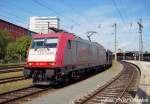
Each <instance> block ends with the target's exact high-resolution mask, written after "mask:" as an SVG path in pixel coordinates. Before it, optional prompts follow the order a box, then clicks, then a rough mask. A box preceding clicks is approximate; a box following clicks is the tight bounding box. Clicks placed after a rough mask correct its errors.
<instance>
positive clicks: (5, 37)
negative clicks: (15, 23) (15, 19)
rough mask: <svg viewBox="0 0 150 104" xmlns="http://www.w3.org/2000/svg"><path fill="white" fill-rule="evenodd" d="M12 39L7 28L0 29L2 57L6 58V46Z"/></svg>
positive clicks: (0, 51)
mask: <svg viewBox="0 0 150 104" xmlns="http://www.w3.org/2000/svg"><path fill="white" fill-rule="evenodd" d="M10 41H11V35H10V33H9V32H8V31H6V30H0V56H1V58H2V59H4V58H5V54H6V47H7V45H8V43H9V42H10Z"/></svg>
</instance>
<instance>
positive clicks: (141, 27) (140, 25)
mask: <svg viewBox="0 0 150 104" xmlns="http://www.w3.org/2000/svg"><path fill="white" fill-rule="evenodd" d="M137 24H138V26H139V61H140V60H143V38H142V29H143V25H142V19H141V18H140V19H139V22H137Z"/></svg>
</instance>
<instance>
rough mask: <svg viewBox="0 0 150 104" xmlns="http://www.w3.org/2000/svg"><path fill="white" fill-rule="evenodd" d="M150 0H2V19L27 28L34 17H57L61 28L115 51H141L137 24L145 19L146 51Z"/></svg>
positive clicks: (0, 5) (149, 31)
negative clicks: (115, 42)
mask: <svg viewBox="0 0 150 104" xmlns="http://www.w3.org/2000/svg"><path fill="white" fill-rule="evenodd" d="M149 4H150V0H0V18H1V19H4V20H7V21H9V22H12V23H15V24H17V25H20V26H23V27H26V28H28V25H29V17H31V16H52V17H54V16H56V17H59V18H60V28H62V29H64V30H67V31H69V32H72V33H74V34H75V35H77V36H80V37H82V38H84V39H87V31H96V34H94V35H93V36H92V37H91V40H92V41H95V42H98V43H100V44H102V45H103V46H104V47H105V48H107V49H110V50H112V51H114V37H115V36H114V30H115V29H114V26H113V25H114V23H116V24H117V28H116V33H117V49H119V48H120V49H121V50H123V51H138V47H139V46H138V44H139V33H138V29H139V27H138V24H137V22H138V21H139V19H140V18H142V24H143V26H144V28H143V46H144V51H150V42H149V41H150V36H149V35H150V12H149Z"/></svg>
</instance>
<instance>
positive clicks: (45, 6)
mask: <svg viewBox="0 0 150 104" xmlns="http://www.w3.org/2000/svg"><path fill="white" fill-rule="evenodd" d="M32 1H33V2H34V3H36V4H38V5H40V6H42V7H44V8H46V9H48V10H50V11H51V12H53V13H55V14H57V15H59V16H62V17H63V18H64V19H67V20H68V21H70V22H72V23H74V24H76V25H79V26H80V25H81V24H80V23H78V22H76V21H74V20H72V19H71V18H68V17H66V16H64V15H63V14H61V13H59V12H57V11H56V10H55V9H52V8H50V7H49V6H47V5H46V4H43V3H41V2H39V1H38V0H32Z"/></svg>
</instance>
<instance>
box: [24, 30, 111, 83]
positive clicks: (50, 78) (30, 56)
mask: <svg viewBox="0 0 150 104" xmlns="http://www.w3.org/2000/svg"><path fill="white" fill-rule="evenodd" d="M111 65H112V52H111V51H109V50H106V49H105V48H104V47H103V46H102V45H100V44H98V43H96V42H91V41H89V40H85V39H82V38H80V37H78V36H76V35H74V34H73V33H69V32H66V31H55V32H52V33H49V34H42V33H41V34H34V35H32V42H31V45H30V47H29V49H28V52H27V57H26V65H25V68H24V70H23V74H24V76H25V78H32V79H33V84H34V85H51V84H52V85H53V84H54V85H57V84H59V83H64V82H68V81H70V80H72V79H78V78H80V77H81V76H83V75H85V74H86V73H91V72H94V71H101V70H103V69H104V68H107V67H110V66H111Z"/></svg>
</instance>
